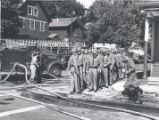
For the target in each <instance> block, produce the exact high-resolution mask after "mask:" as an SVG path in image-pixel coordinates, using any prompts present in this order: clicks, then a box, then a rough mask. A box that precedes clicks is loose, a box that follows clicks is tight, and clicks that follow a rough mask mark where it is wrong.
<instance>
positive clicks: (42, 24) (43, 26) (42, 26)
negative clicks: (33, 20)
mask: <svg viewBox="0 0 159 120" xmlns="http://www.w3.org/2000/svg"><path fill="white" fill-rule="evenodd" d="M40 31H45V23H44V22H40Z"/></svg>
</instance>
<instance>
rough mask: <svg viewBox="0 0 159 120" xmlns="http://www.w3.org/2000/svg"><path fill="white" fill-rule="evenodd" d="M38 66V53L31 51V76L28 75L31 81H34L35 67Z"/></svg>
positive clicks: (35, 75)
mask: <svg viewBox="0 0 159 120" xmlns="http://www.w3.org/2000/svg"><path fill="white" fill-rule="evenodd" d="M38 67H40V66H39V62H38V55H37V52H36V51H33V52H32V55H31V63H30V71H31V76H30V80H29V81H30V82H31V83H33V82H35V79H36V77H37V68H38Z"/></svg>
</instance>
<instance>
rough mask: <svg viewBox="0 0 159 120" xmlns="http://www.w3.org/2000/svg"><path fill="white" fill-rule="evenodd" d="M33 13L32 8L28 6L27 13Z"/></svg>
mask: <svg viewBox="0 0 159 120" xmlns="http://www.w3.org/2000/svg"><path fill="white" fill-rule="evenodd" d="M32 14H33V8H32V7H31V6H28V15H32Z"/></svg>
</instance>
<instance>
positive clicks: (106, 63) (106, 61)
mask: <svg viewBox="0 0 159 120" xmlns="http://www.w3.org/2000/svg"><path fill="white" fill-rule="evenodd" d="M110 65H111V62H110V61H109V59H108V52H107V50H106V49H105V50H103V70H102V71H103V77H104V86H105V87H107V88H108V86H109V83H108V82H109V81H108V79H109V78H108V77H109V76H108V73H109V72H108V71H109V66H110Z"/></svg>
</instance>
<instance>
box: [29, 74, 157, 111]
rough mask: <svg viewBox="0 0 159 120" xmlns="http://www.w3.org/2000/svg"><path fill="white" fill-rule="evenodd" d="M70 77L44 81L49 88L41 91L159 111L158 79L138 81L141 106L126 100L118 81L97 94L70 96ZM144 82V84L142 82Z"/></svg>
mask: <svg viewBox="0 0 159 120" xmlns="http://www.w3.org/2000/svg"><path fill="white" fill-rule="evenodd" d="M70 79H71V78H70V75H69V74H68V72H64V73H63V78H61V81H59V80H56V81H59V82H55V81H49V80H48V81H44V83H43V84H50V85H49V86H41V87H42V88H43V89H45V90H48V91H50V92H55V93H58V94H60V95H63V96H65V97H67V98H68V99H74V100H79V101H85V102H96V103H99V104H101V103H103V104H108V105H109V104H112V105H119V106H125V105H126V106H129V107H132V106H133V107H134V106H137V107H146V108H156V109H159V80H158V78H149V79H148V81H147V82H146V81H144V80H140V81H141V85H140V87H141V88H142V89H143V91H144V97H143V104H134V103H132V102H130V101H128V100H127V98H126V97H124V96H123V95H122V94H121V92H122V90H123V89H124V88H123V85H124V83H125V81H124V80H122V81H118V82H117V83H115V84H114V85H113V86H111V87H109V88H105V87H103V88H101V89H99V90H98V91H97V92H93V91H89V90H88V89H85V90H84V91H83V92H82V93H81V94H70ZM143 81H144V82H143ZM28 91H30V92H32V93H33V94H38V95H41V96H46V97H48V98H51V97H53V94H50V93H48V92H44V91H42V90H39V89H37V88H33V89H29V90H28Z"/></svg>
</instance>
